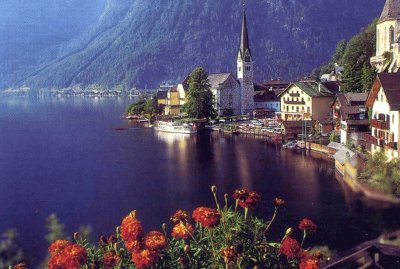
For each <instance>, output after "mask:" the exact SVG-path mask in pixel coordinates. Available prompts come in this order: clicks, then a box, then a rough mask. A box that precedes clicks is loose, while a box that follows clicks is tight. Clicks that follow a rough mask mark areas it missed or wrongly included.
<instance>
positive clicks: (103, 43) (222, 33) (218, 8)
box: [0, 0, 384, 87]
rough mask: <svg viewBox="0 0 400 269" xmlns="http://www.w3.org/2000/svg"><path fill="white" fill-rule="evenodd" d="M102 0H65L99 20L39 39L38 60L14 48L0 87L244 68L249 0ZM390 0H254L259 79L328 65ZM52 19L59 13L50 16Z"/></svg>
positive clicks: (139, 81)
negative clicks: (239, 63)
mask: <svg viewBox="0 0 400 269" xmlns="http://www.w3.org/2000/svg"><path fill="white" fill-rule="evenodd" d="M5 1H7V0H5ZM9 1H10V0H9ZM13 1H15V0H13ZM43 1H48V2H57V1H50V0H43ZM99 1H100V0H99ZM99 1H95V0H89V1H88V3H86V1H80V2H78V1H75V0H70V1H67V0H60V2H65V3H73V2H74V3H75V5H78V3H81V2H85V5H88V6H87V7H85V8H86V9H87V10H90V12H91V14H94V15H98V17H97V18H96V19H95V20H93V19H88V21H87V22H86V24H85V23H83V24H84V25H81V28H79V31H81V30H82V29H84V28H85V27H86V29H85V30H84V31H83V30H82V32H83V33H78V32H79V31H76V33H75V34H74V33H67V36H65V39H66V40H65V42H59V40H58V39H57V40H56V41H54V42H53V41H51V40H50V41H49V42H47V43H46V46H44V47H43V48H41V45H42V44H41V43H40V42H39V43H38V48H40V49H39V50H38V51H36V52H34V53H30V54H29V57H27V56H26V55H25V56H24V54H23V53H22V55H16V54H14V56H13V58H12V60H9V59H8V60H6V61H4V62H1V63H0V74H1V75H0V76H1V77H0V78H1V81H2V82H0V86H2V87H5V86H10V85H14V86H15V85H22V84H25V85H28V86H32V87H53V86H54V87H65V86H70V85H75V84H84V85H85V84H93V83H98V84H102V85H107V86H114V85H116V84H122V85H125V86H127V87H133V86H139V87H145V86H146V85H147V86H148V87H154V86H156V85H157V84H159V83H160V82H161V81H164V80H171V81H173V82H176V81H178V80H180V79H182V78H184V76H186V75H187V74H188V73H189V72H190V71H191V70H192V69H194V68H195V67H196V66H204V67H205V68H206V69H207V70H208V71H209V72H235V68H236V56H237V52H238V48H239V32H240V25H241V12H242V9H241V1H240V0H234V1H232V0H218V1H215V0H190V1H188V0H104V2H105V3H104V5H103V9H102V12H98V8H94V7H93V5H94V2H99ZM16 2H18V1H16ZM19 2H22V0H19ZM35 2H36V1H35ZM89 2H91V3H89ZM383 4H384V0H378V1H377V0H257V1H248V4H247V8H248V11H247V19H248V27H249V33H250V46H251V49H252V54H253V58H254V60H255V77H256V80H258V81H262V80H266V79H270V78H282V79H288V80H293V79H296V78H297V77H299V76H301V75H303V74H305V73H307V72H310V71H311V70H312V69H313V68H314V67H317V66H320V65H321V64H322V63H324V62H328V61H329V58H330V55H332V53H333V52H334V50H335V46H336V44H337V42H338V41H339V40H341V39H348V38H350V37H351V36H353V35H354V34H356V33H358V32H359V31H360V29H361V28H362V27H364V26H367V25H368V24H369V23H370V22H371V21H372V20H373V19H374V18H375V17H377V16H378V15H379V13H380V12H381V10H382V8H383ZM81 5H82V3H81ZM95 6H96V7H98V6H102V5H98V4H96V5H95ZM0 10H1V9H0ZM63 10H65V9H63ZM79 10H80V9H79ZM96 12H97V13H96ZM0 13H1V12H0ZM81 13H82V11H81V10H80V12H78V11H76V15H75V16H79V15H82V14H81ZM48 19H50V20H51V16H50V18H45V19H44V20H43V21H42V22H43V23H48ZM77 19H78V18H77ZM0 21H1V20H0ZM57 23H58V24H68V23H71V21H70V20H67V21H65V22H64V21H59V22H58V21H57ZM0 25H1V24H0ZM60 28H62V29H67V27H60ZM56 33H57V34H59V33H58V32H57V31H55V32H54V34H56ZM61 36H62V35H61ZM28 39H29V38H28ZM6 58H7V57H6Z"/></svg>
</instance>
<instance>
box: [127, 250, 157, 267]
mask: <svg viewBox="0 0 400 269" xmlns="http://www.w3.org/2000/svg"><path fill="white" fill-rule="evenodd" d="M158 257H159V256H158V253H157V252H156V251H154V250H150V249H143V250H139V251H136V252H133V253H132V262H133V263H134V264H135V266H136V267H137V268H139V269H145V268H148V267H150V266H153V265H155V264H156V263H157V261H158Z"/></svg>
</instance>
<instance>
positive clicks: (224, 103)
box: [208, 73, 241, 115]
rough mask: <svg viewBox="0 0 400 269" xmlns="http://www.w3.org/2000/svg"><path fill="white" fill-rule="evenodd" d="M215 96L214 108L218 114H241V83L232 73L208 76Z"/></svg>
mask: <svg viewBox="0 0 400 269" xmlns="http://www.w3.org/2000/svg"><path fill="white" fill-rule="evenodd" d="M208 81H209V82H210V86H211V92H212V94H213V96H214V109H215V111H216V112H217V114H218V115H227V114H230V113H232V114H233V115H240V114H241V104H240V90H241V88H240V84H239V82H238V81H237V80H236V79H235V77H234V76H233V75H232V74H231V73H223V74H210V75H209V76H208Z"/></svg>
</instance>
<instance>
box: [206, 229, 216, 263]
mask: <svg viewBox="0 0 400 269" xmlns="http://www.w3.org/2000/svg"><path fill="white" fill-rule="evenodd" d="M207 230H208V234H209V237H210V244H211V249H212V253H213V257H214V265H217V256H216V255H215V247H214V241H213V235H212V232H211V229H207Z"/></svg>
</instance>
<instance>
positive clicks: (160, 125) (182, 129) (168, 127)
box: [154, 121, 197, 134]
mask: <svg viewBox="0 0 400 269" xmlns="http://www.w3.org/2000/svg"><path fill="white" fill-rule="evenodd" d="M154 130H156V131H158V132H167V133H178V134H195V133H197V130H195V129H194V128H193V127H192V126H191V125H189V124H179V123H176V122H165V121H158V122H157V124H156V126H155V127H154Z"/></svg>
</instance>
